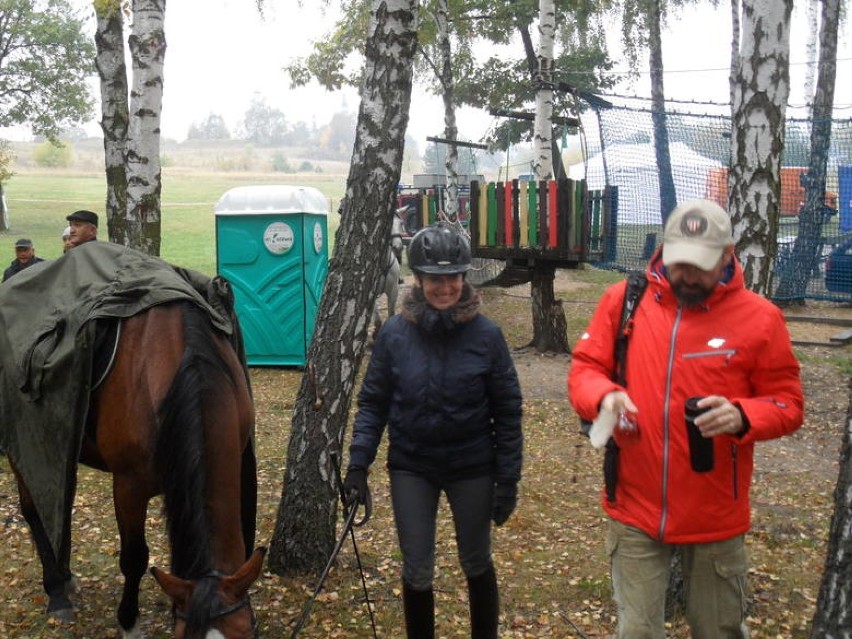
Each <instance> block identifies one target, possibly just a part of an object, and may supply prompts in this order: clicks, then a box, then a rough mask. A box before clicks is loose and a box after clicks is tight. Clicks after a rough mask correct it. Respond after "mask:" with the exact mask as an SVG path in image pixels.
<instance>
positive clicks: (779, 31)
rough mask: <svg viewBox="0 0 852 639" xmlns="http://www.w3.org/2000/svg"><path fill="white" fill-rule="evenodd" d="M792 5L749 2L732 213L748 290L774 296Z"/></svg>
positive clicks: (735, 104) (737, 88)
mask: <svg viewBox="0 0 852 639" xmlns="http://www.w3.org/2000/svg"><path fill="white" fill-rule="evenodd" d="M792 9H793V0H743V3H742V18H743V19H742V31H743V37H742V38H741V39H740V43H741V44H740V55H739V56H738V59H737V69H736V75H735V78H736V79H735V82H734V87H733V94H732V96H731V104H732V118H731V120H732V127H731V129H732V130H731V160H732V161H731V171H730V174H729V177H728V179H729V194H730V195H729V203H728V212H729V213H730V215H731V222H732V225H733V230H734V239H735V240H736V249H737V255H738V257H739V259H740V262H741V263H742V266H743V271H744V273H745V280H746V286H747V287H748V288H750V289H751V290H753V291H755V292H757V293H759V294H761V295H768V294H769V291H770V290H771V285H772V256H773V255H774V251H775V248H774V247H775V244H776V241H777V238H778V221H779V214H780V213H779V211H780V199H781V154H782V152H783V149H784V118H785V112H786V107H787V97H788V96H789V94H790V13H791V11H792Z"/></svg>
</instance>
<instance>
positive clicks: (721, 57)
mask: <svg viewBox="0 0 852 639" xmlns="http://www.w3.org/2000/svg"><path fill="white" fill-rule="evenodd" d="M73 2H75V3H77V4H78V6H81V7H90V6H91V0H73ZM297 4H298V3H297V2H295V1H294V0H266V5H267V7H268V8H267V11H266V15H265V17H264V18H261V17H260V16H259V15H258V12H257V10H256V5H255V1H254V0H205V2H204V4H203V8H201V9H200V8H199V6H200V5H199V3H198V2H196V1H194V0H170V2H169V4H168V7H167V11H166V38H167V43H168V49H167V52H166V63H165V64H166V67H165V89H164V98H163V114H162V130H163V134H164V135H165V136H166V137H170V138H174V139H176V140H179V141H180V140H183V139H185V137H186V132H187V129H188V128H189V125H190V124H191V123H192V122H193V121H196V122H197V121H200V120H203V119H204V118H206V117H207V115H208V114H210V113H216V114H219V115H222V116H223V117H224V118H225V120H226V122H227V123H228V126H229V127H230V128H231V129H232V130H233V129H235V128H236V126H237V123H238V122H239V121H240V120H241V119H242V117H243V115H244V114H245V112H246V110H247V108H248V107H249V105H250V103H251V101H252V99H253V97H255V96H263V97H265V99H266V101H267V103H268V104H270V105H271V106H273V107H275V108H278V109H280V110H281V111H283V112H284V113H285V115H286V117H287V120H288V121H289V122H291V123H292V122H297V121H305V122H308V123H311V122H313V121H315V122H316V123H317V124H319V125H322V124H325V123H327V122H328V121H329V120H330V118H331V116H332V115H333V114H334V113H335V112H338V111H340V110H342V109H348V110H350V111H351V112H353V113H357V111H358V98H357V95H356V93H355V92H354V91H353V90H346V91H341V92H336V93H327V92H325V91H323V90H322V89H319V88H318V87H312V88H304V89H298V90H292V89H290V88H289V81H288V78H287V77H286V75H285V74H284V72H283V71H282V67H284V66H285V65H286V64H287V63H288V62H289V61H290V60H291V59H294V58H296V57H299V56H303V55H305V54H307V53H308V52H309V51H310V47H311V45H312V43H313V42H314V41H316V40H318V39H320V38H322V36H323V34H324V33H325V32H326V30H327V29H328V28H329V27H330V26H331V24H332V19H331V18H330V17H328V16H326V17H324V16H323V15H322V10H321V9H320V8H318V7H319V6H320V5H322V4H324V3H323V2H321V1H320V0H305V1H304V3H303V4H304V5H305V6H303V7H301V8H300V7H298V6H297ZM797 4H799V3H797ZM792 25H793V31H792V33H793V35H792V39H791V40H792V44H791V50H792V53H791V59H792V66H791V87H792V92H791V97H790V103H791V104H802V103H803V102H804V94H803V86H804V71H805V64H804V63H805V62H806V60H805V51H804V44H805V28H806V20H805V16H804V12H802V13H801V14H795V15H794V18H793V21H792ZM730 31H731V27H730V10H729V8H728V5H727V3H726V2H724V1H723V2H721V3H720V6H719V8H716V9H713V8H711V7H699V8H695V7H690V8H687V9H683V10H680V11H678V12H677V13H674V14H672V16H671V18H670V21H669V25H668V27H667V29H666V31H665V32H664V35H663V53H664V67H665V71H666V75H665V88H666V95H667V97H669V98H676V99H688V100H711V101H716V102H726V101H727V99H728V66H729V61H730V44H729V43H730ZM614 35H615V43H616V44H617V32H616V33H615V34H614ZM850 40H852V38H851V37H850V27H849V25H848V24H847V25H846V26H845V27H844V28H843V31H842V33H841V34H840V44H839V53H838V58H839V62H838V72H837V77H838V82H837V89H836V91H837V96H836V100H835V104H836V105H837V106H838V107H840V106H844V105H845V106H847V107H852V83H849V82H848V81H846V79H848V78H849V77H852V46H850V44H852V43H850ZM613 50H614V51H618V50H619V48H618V47H617V46H614V47H613ZM646 66H647V65H646ZM617 67H618V68H620V69H623V68H624V64H623V63H620V64H619V65H617ZM647 77H648V76H647V74H645V75H643V76H642V77H641V78H640V80H639V81H638V82H637V83H635V84H634V85H633V86H622V87H619V89H618V92H619V93H631V94H632V93H637V94H640V95H649V94H650V89H649V86H650V85H649V82H648V79H647ZM96 95H97V93H96ZM838 116H839V117H852V110H846V111H845V112H840V113H838ZM492 125H493V118H491V117H490V116H489V115H488V114H486V113H481V112H476V111H472V110H469V109H468V110H465V111H463V113H462V114H461V116H460V127H459V128H460V136H461V137H462V138H465V139H470V140H478V139H479V138H480V137H481V136H482V135H483V134H484V133H485V131H487V129H488V128H489V127H490V126H492ZM90 128H91V127H90ZM94 129H95V131H97V126H95V127H94ZM442 130H443V116H442V107H441V103H440V101H439V100H438V99H437V98H435V97H432V96H427V95H425V94H424V93H423V91H422V90H417V89H416V90H415V96H414V98H413V100H412V109H411V118H410V127H409V131H410V133H411V134H412V135H413V136H414V137H415V139H417V141H418V144H420V148H421V150H422V149H423V148H424V145H425V137H426V136H427V135H438V136H440V135H441V134H442Z"/></svg>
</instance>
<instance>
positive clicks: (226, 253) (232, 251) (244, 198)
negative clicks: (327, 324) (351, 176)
mask: <svg viewBox="0 0 852 639" xmlns="http://www.w3.org/2000/svg"><path fill="white" fill-rule="evenodd" d="M215 212H216V270H217V272H218V273H219V274H220V275H222V276H223V277H225V278H227V279H228V281H229V282H230V283H231V285H232V287H233V289H234V298H235V303H236V310H237V316H238V317H239V320H240V325H241V326H242V330H243V340H244V342H245V350H246V359H247V361H248V364H249V366H304V365H305V361H306V355H307V352H308V346H309V344H310V341H311V336H312V335H313V332H314V322H315V320H316V315H317V309H318V307H319V301H320V297H321V295H322V288H323V284H324V283H325V277H326V274H327V273H328V201H327V200H326V198H325V196H324V195H323V194H322V193H320V191H318V190H317V189H315V188H312V187H306V186H289V185H281V184H270V185H258V186H240V187H237V188H233V189H231V190H229V191H227V192H225V194H224V195H222V197H221V198H219V201H218V202H217V203H216V211H215Z"/></svg>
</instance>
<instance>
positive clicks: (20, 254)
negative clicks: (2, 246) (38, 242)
mask: <svg viewBox="0 0 852 639" xmlns="http://www.w3.org/2000/svg"><path fill="white" fill-rule="evenodd" d="M39 262H44V260H43V259H41V258H40V257H36V254H35V248H34V247H33V242H32V240H28V239H26V238H23V237H22V238H21V239H19V240H18V241H17V242H15V259H14V260H12V263H11V264H10V265H9V268H7V269H6V270H5V271H3V281H4V282H5V281H6V280H8V279H9V278H10V277H12V276H13V275H15V274H16V273H20V272H21V271H23V270H24V269H25V268H29V267H30V266H32V265H33V264H38V263H39Z"/></svg>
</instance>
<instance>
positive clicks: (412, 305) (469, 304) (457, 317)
mask: <svg viewBox="0 0 852 639" xmlns="http://www.w3.org/2000/svg"><path fill="white" fill-rule="evenodd" d="M481 305H482V300H481V298H480V295H479V292H478V291H477V290H476V289H474V288H473V286H471V285H470V283H468V282H464V284H462V294H461V297H460V298H459V301H458V302H456V304H455V305H454V306H451V307H450V308H448V309H446V310H443V311H439V310H437V309H435V308H433V307H432V306H430V305H429V304H428V302H426V298H425V297H424V296H423V289H422V288H420V287H419V286H413V287H412V288H411V290H410V291H409V292H408V294H407V295H406V296H405V299H403V300H402V310H401V311H400V314H401V315H402V316H403V317H404V318H405V319H406V320H407V321H409V322H411V323H412V324H417V325H418V326H420V327H421V328H422V329H423V330H424V331H426V332H427V333H433V332H438V331H451V330H453V329H454V328H455V327H457V326H459V325H461V324H467V323H468V322H470V321H471V320H472V319H473V318H474V317H476V316H477V315H478V314H479V309H480V306H481Z"/></svg>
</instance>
